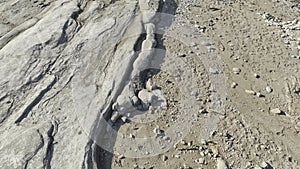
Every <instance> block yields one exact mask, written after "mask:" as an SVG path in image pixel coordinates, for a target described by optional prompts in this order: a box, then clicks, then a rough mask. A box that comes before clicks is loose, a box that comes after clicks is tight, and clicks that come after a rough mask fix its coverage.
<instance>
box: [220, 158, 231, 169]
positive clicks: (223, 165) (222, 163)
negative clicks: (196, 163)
mask: <svg viewBox="0 0 300 169" xmlns="http://www.w3.org/2000/svg"><path fill="white" fill-rule="evenodd" d="M217 169H228V166H227V164H226V161H225V160H223V159H221V158H217Z"/></svg>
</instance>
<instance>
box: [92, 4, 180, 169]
mask: <svg viewBox="0 0 300 169" xmlns="http://www.w3.org/2000/svg"><path fill="white" fill-rule="evenodd" d="M168 2H169V1H163V0H160V1H159V7H158V9H157V11H156V12H157V13H161V12H164V13H168V14H175V11H176V9H177V5H176V3H175V2H174V1H173V0H171V2H170V3H168ZM169 4H172V5H173V6H172V7H171V8H170V7H169V6H165V5H169ZM174 4H175V5H174ZM158 15H159V14H158ZM155 17H157V16H155ZM162 22H164V21H162ZM167 22H168V23H164V24H163V25H164V26H170V24H171V23H172V21H171V20H170V21H169V20H168V21H167ZM146 35H147V34H146V33H141V34H140V35H139V37H138V39H137V41H136V42H135V44H134V48H133V50H134V53H135V56H134V57H133V58H134V59H133V60H132V62H130V63H134V61H135V59H136V58H137V57H138V55H139V53H140V52H141V49H142V43H143V41H144V40H145V39H146ZM162 36H163V35H155V40H156V41H157V43H158V46H157V47H159V48H163V49H165V48H164V45H163V42H162ZM126 70H127V71H126V73H125V75H124V76H123V77H122V82H123V83H124V84H123V85H120V87H119V88H117V89H114V90H117V91H116V92H115V95H114V96H112V97H113V98H111V99H110V100H111V103H110V104H105V105H106V108H105V109H104V111H102V110H100V111H99V112H100V113H101V112H102V113H101V114H102V116H101V117H100V118H97V119H95V123H96V124H97V123H98V124H97V125H96V126H97V127H95V128H94V129H93V131H92V132H91V133H93V134H94V135H95V136H96V138H95V140H96V141H95V142H96V143H100V144H101V143H102V142H106V141H108V140H105V137H106V136H110V135H111V134H113V133H111V132H108V131H107V126H108V125H110V124H109V123H110V122H109V121H110V117H111V115H112V113H113V110H112V104H113V102H114V101H115V100H116V99H117V97H118V96H119V95H120V94H121V92H122V91H123V89H124V87H125V86H126V84H125V82H126V81H127V80H131V81H132V80H134V79H129V78H133V77H131V72H132V70H133V64H129V65H128V67H127V68H126ZM147 71H152V70H150V69H147V70H145V71H142V72H140V73H139V74H140V75H139V76H143V77H138V80H142V79H143V78H145V77H144V76H145V75H146V74H147ZM153 71H155V72H157V71H158V70H153ZM143 81H145V80H143ZM103 123H104V124H103ZM120 126H121V124H114V125H112V126H111V127H113V130H115V131H118V130H119V128H120ZM96 129H98V130H97V131H96ZM108 138H111V136H110V137H108ZM115 138H116V136H114V135H113V136H112V139H110V140H109V143H110V144H109V147H105V148H104V147H101V146H99V144H96V145H95V147H94V149H92V150H91V149H90V151H93V160H95V162H96V164H97V168H98V169H111V167H112V162H113V161H112V159H113V148H114V145H115V141H116V140H115Z"/></svg>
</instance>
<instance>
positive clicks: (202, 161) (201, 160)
mask: <svg viewBox="0 0 300 169" xmlns="http://www.w3.org/2000/svg"><path fill="white" fill-rule="evenodd" d="M195 163H199V164H204V163H205V159H204V158H199V159H197V160H195Z"/></svg>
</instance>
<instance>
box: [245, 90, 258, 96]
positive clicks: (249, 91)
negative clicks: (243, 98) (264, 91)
mask: <svg viewBox="0 0 300 169" xmlns="http://www.w3.org/2000/svg"><path fill="white" fill-rule="evenodd" d="M245 92H246V93H248V94H252V95H255V94H256V92H255V91H253V90H245Z"/></svg>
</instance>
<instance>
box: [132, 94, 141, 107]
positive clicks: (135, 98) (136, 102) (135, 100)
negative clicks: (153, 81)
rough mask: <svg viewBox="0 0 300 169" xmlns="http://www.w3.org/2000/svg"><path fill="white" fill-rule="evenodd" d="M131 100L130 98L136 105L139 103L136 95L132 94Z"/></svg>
mask: <svg viewBox="0 0 300 169" xmlns="http://www.w3.org/2000/svg"><path fill="white" fill-rule="evenodd" d="M131 100H132V103H133V105H134V106H136V105H138V103H139V98H138V97H137V96H133V97H132V98H131Z"/></svg>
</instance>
